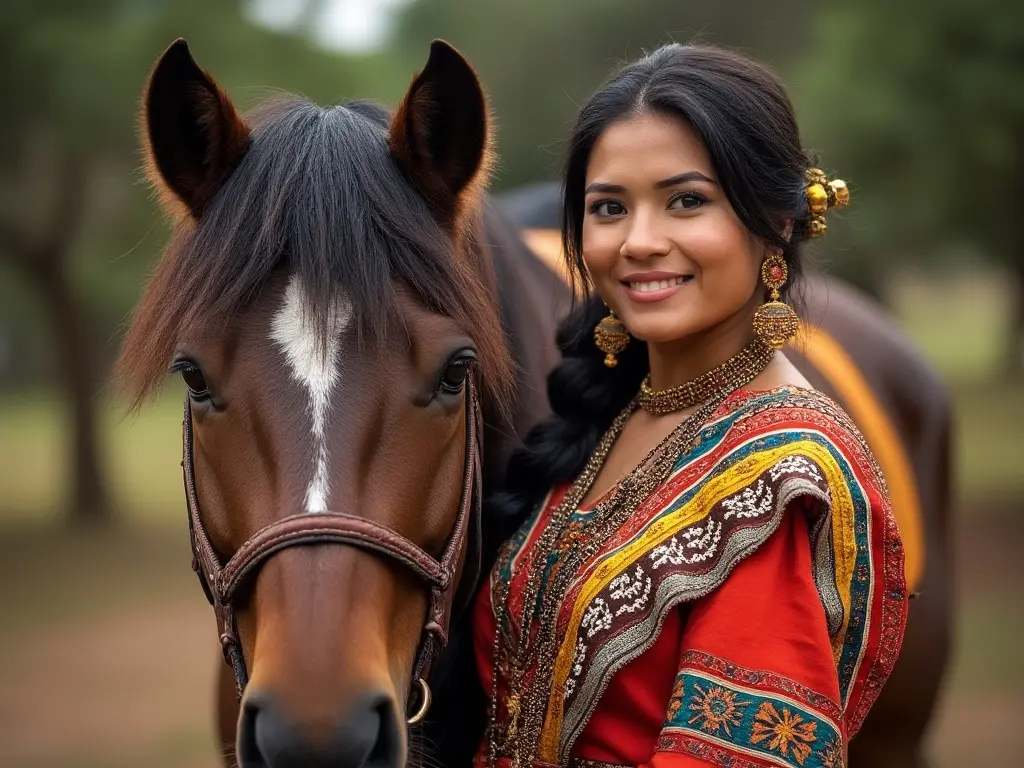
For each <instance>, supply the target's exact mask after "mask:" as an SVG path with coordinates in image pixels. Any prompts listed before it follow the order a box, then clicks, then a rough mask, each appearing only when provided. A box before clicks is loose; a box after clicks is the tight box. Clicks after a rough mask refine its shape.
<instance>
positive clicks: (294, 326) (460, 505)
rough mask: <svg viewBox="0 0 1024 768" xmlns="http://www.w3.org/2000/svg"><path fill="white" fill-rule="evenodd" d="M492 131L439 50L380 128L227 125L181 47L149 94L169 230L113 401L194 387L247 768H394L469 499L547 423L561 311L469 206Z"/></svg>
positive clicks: (220, 621) (479, 91)
mask: <svg viewBox="0 0 1024 768" xmlns="http://www.w3.org/2000/svg"><path fill="white" fill-rule="evenodd" d="M488 109H489V108H488V104H487V98H486V95H485V93H484V90H483V88H482V86H481V84H480V82H479V79H478V78H477V76H476V74H475V72H474V70H473V69H472V67H471V66H470V65H469V63H468V62H467V61H466V60H465V59H464V58H463V57H462V56H461V55H460V54H459V53H458V52H457V51H456V50H455V49H454V48H452V47H451V46H450V45H448V44H447V43H445V42H444V41H441V40H436V41H434V42H433V43H432V44H431V46H430V51H429V56H428V58H427V61H426V64H425V65H424V67H423V69H422V71H420V72H419V73H417V74H416V75H415V76H414V77H413V79H412V81H411V84H410V85H409V87H408V89H407V91H406V93H405V95H404V96H403V98H402V100H401V102H400V104H399V106H398V108H397V109H396V110H395V111H394V112H393V113H391V112H389V111H388V110H386V109H384V108H383V107H381V106H378V105H376V104H374V103H371V102H368V101H351V102H348V103H345V104H342V105H340V106H334V107H330V108H323V107H320V106H318V105H315V104H312V103H310V102H308V101H305V100H302V99H299V98H297V97H290V96H285V97H280V98H274V99H272V100H270V101H267V102H265V103H263V104H261V105H259V106H257V107H256V108H254V109H253V110H250V111H248V112H245V113H244V114H242V113H240V112H239V111H238V110H237V109H236V107H235V105H234V104H233V102H232V101H231V99H230V98H229V97H228V95H227V94H226V93H225V92H224V91H223V90H222V89H221V88H220V87H219V86H218V85H217V83H216V81H215V80H214V79H213V77H212V76H211V75H210V74H209V73H208V72H206V71H204V70H203V69H202V68H201V67H200V66H199V65H198V64H197V62H196V61H195V59H194V57H193V55H192V52H191V51H190V50H189V47H188V44H187V43H186V42H185V41H184V40H181V39H179V40H177V41H175V42H174V43H173V44H171V45H170V47H168V48H167V49H166V50H165V51H164V53H163V54H162V55H161V56H160V57H159V59H158V60H157V62H156V64H155V65H154V67H153V68H152V70H151V71H150V73H149V76H148V79H147V82H146V84H145V86H144V90H143V97H142V105H141V109H140V121H139V122H140V144H141V148H142V151H143V154H144V156H145V161H146V172H147V175H148V177H149V180H150V182H151V184H152V186H153V187H154V189H155V192H156V194H157V195H158V197H159V199H160V202H161V205H162V206H163V208H164V210H165V211H166V212H167V214H168V216H169V217H170V219H171V221H172V224H173V231H172V234H171V239H170V242H169V244H168V245H167V247H166V249H165V251H164V252H163V254H162V256H161V257H160V259H159V262H158V264H157V267H156V270H155V272H154V274H153V275H152V277H151V278H150V280H149V282H148V284H147V285H146V287H145V289H144V291H143V293H142V295H141V297H140V298H139V300H138V302H137V303H136V305H135V307H134V308H133V311H132V314H131V318H130V322H129V324H128V328H127V332H126V334H125V338H124V341H123V345H122V349H121V353H120V356H119V359H118V362H117V366H116V370H115V378H116V380H117V381H118V382H119V384H121V385H122V386H123V388H124V390H125V391H126V393H127V394H128V395H130V398H131V405H132V407H133V408H138V407H141V405H142V404H143V403H144V402H145V401H146V399H147V398H148V397H149V396H150V395H151V394H152V393H153V392H154V391H155V390H156V389H157V388H158V387H159V386H160V385H161V382H162V381H163V380H164V379H165V378H166V376H167V375H168V373H169V372H170V373H173V374H175V375H180V376H181V378H182V379H183V381H184V385H185V388H186V390H187V394H186V397H185V403H184V411H183V418H182V430H183V431H182V440H183V443H182V446H183V461H182V467H183V481H184V485H185V491H186V493H185V496H186V507H187V511H188V520H189V529H190V536H191V541H192V548H193V568H194V569H195V570H196V573H197V575H198V577H199V581H200V583H201V585H202V588H203V590H204V591H205V592H206V595H207V598H208V599H209V600H210V602H211V604H212V605H213V608H214V616H215V619H216V623H217V631H218V634H219V637H220V642H221V645H222V648H223V651H224V657H225V658H224V662H218V666H219V670H220V673H221V676H220V681H219V684H222V685H221V687H222V690H223V692H225V693H226V695H225V696H224V697H223V699H222V700H221V702H220V705H219V709H220V714H219V722H220V725H221V731H222V740H223V741H224V742H225V746H226V750H225V756H226V759H228V760H229V761H230V762H232V763H237V764H240V765H241V766H242V768H257V767H263V768H293V767H295V766H303V767H304V768H315V766H326V765H331V766H340V767H341V768H345V767H346V766H352V767H353V768H356V767H357V766H363V765H366V764H373V765H381V766H403V765H405V764H406V762H407V759H408V756H409V752H410V749H412V751H415V749H416V745H415V744H412V745H410V741H409V737H408V735H407V731H408V730H409V728H407V724H408V723H413V724H415V723H417V722H420V721H422V720H423V719H424V717H425V716H426V715H427V713H428V712H429V711H430V709H429V708H430V704H431V689H430V684H429V683H428V682H427V681H428V680H430V679H431V676H430V669H431V665H432V663H433V662H434V660H435V659H436V657H437V653H438V651H439V650H440V648H441V647H443V646H444V644H445V640H446V637H445V636H446V633H447V632H448V630H449V626H450V623H451V621H457V620H458V618H459V616H460V615H462V612H461V609H462V608H463V607H464V606H465V605H466V604H467V602H468V597H469V595H470V594H471V593H472V587H473V585H474V584H475V583H476V579H475V577H476V575H477V573H478V571H479V570H480V569H479V562H480V548H481V545H480V541H481V535H482V533H481V521H480V520H479V514H480V499H481V496H483V495H486V494H487V493H489V492H490V491H489V489H490V487H491V486H492V485H493V484H494V483H498V482H500V480H501V476H502V473H503V469H504V466H505V463H506V461H507V458H508V455H509V452H510V451H511V449H512V448H513V447H514V445H515V441H516V436H517V435H522V434H524V433H525V432H526V431H527V429H529V427H530V426H532V425H533V424H534V423H535V422H536V421H537V420H538V419H540V418H542V417H543V416H544V415H545V414H546V413H547V404H546V393H545V389H544V379H545V377H546V375H547V373H548V371H549V370H550V369H551V368H552V367H553V365H554V364H555V363H556V362H557V359H558V355H557V349H556V347H555V322H556V319H557V317H558V316H559V314H560V312H561V311H562V310H559V309H558V307H559V306H561V304H562V302H563V301H564V300H565V299H567V298H568V297H569V292H568V291H567V290H566V289H565V287H564V286H563V284H562V283H561V281H559V280H558V278H557V276H556V275H554V274H553V273H552V272H550V270H548V269H547V267H546V266H545V265H544V264H543V263H542V262H541V261H540V260H539V259H537V257H535V256H534V255H533V254H531V253H530V252H529V251H528V250H527V249H526V247H525V245H524V244H523V242H522V241H521V239H520V238H519V237H518V235H517V231H516V229H515V228H514V227H513V226H512V225H511V223H510V222H509V220H508V219H507V218H506V217H504V215H503V214H502V213H501V212H500V211H499V210H498V209H497V208H496V207H495V206H494V205H493V202H492V201H491V200H490V199H489V198H488V197H487V195H486V194H485V192H484V187H485V185H486V183H487V180H488V174H489V171H490V164H491V142H492V138H491V133H492V130H491V120H490V117H489V112H488ZM481 438H482V440H481ZM482 445H483V446H486V448H485V449H483V448H482ZM438 706H440V707H441V709H439V710H436V712H435V718H439V719H451V718H454V717H455V716H456V713H455V712H454V711H450V710H448V711H446V710H445V709H444V703H443V701H439V702H438Z"/></svg>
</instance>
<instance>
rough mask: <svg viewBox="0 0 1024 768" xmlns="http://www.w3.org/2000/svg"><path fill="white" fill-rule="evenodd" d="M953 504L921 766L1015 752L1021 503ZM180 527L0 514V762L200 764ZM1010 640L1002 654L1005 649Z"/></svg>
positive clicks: (181, 767) (195, 645)
mask: <svg viewBox="0 0 1024 768" xmlns="http://www.w3.org/2000/svg"><path fill="white" fill-rule="evenodd" d="M1015 507H1016V505H1006V506H1005V507H1004V508H1000V509H998V510H997V511H993V508H992V506H991V505H988V506H987V507H986V509H985V513H984V515H978V516H977V517H975V516H972V515H970V514H964V515H962V516H961V523H960V524H959V525H958V526H957V533H956V535H957V547H956V549H957V558H956V559H957V563H958V569H959V579H958V583H959V591H960V606H959V609H958V612H959V621H958V632H957V648H956V654H957V655H956V658H955V661H954V665H953V669H952V670H951V673H950V676H949V680H948V683H947V688H946V694H945V696H944V699H943V702H942V704H941V708H940V712H939V713H938V716H937V717H936V719H935V722H934V726H933V730H932V736H931V741H930V745H931V754H932V760H933V766H935V767H936V768H960V767H961V766H964V767H966V768H997V767H998V768H1006V767H1008V766H1017V765H1024V762H1022V761H1021V760H1022V758H1021V755H1022V754H1024V728H1022V727H1021V723H1024V666H1022V661H1021V659H1020V650H1019V649H1020V638H1021V637H1022V636H1024V619H1022V615H1021V603H1020V601H1019V598H1018V588H1019V585H1020V584H1022V583H1024V558H1022V557H1021V550H1020V545H1021V544H1022V543H1024V517H1022V516H1021V515H1019V514H1017V512H1018V510H1017V509H1016V508H1015ZM184 533H185V531H184V520H182V525H181V526H180V528H176V529H174V530H173V531H168V530H167V529H165V528H163V529H162V528H144V529H134V530H125V529H119V530H116V531H111V532H106V533H92V534H82V533H79V534H70V533H61V534H56V533H53V532H47V531H41V530H32V529H24V530H0V585H2V587H0V766H6V767H8V768H56V767H57V766H60V768H67V767H68V766H74V767H75V768H93V767H94V766H95V768H119V767H120V766H140V765H145V766H147V768H215V766H218V765H219V761H218V759H217V751H216V748H215V746H214V744H213V738H212V708H211V707H212V704H211V702H212V686H213V672H214V668H215V664H216V660H217V655H218V650H217V648H216V639H215V636H214V626H213V623H212V616H211V614H210V611H209V608H208V607H207V604H206V602H205V599H204V598H203V596H202V593H201V591H200V589H199V586H198V584H197V583H196V582H195V579H194V576H193V574H192V572H191V570H190V568H189V552H188V547H187V542H186V540H185V537H184ZM1014 650H1015V651H1016V654H1017V655H1016V657H1015V656H1014V655H1013V654H1012V651H1014Z"/></svg>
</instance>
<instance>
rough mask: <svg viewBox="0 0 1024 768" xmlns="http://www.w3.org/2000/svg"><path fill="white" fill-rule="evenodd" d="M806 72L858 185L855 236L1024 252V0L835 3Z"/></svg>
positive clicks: (810, 127) (831, 159)
mask: <svg viewBox="0 0 1024 768" xmlns="http://www.w3.org/2000/svg"><path fill="white" fill-rule="evenodd" d="M795 71H796V73H797V74H796V76H795V79H794V83H795V85H796V87H795V88H794V92H795V94H796V95H797V98H798V100H799V103H800V107H801V112H802V116H803V122H804V125H805V127H806V132H807V134H808V136H809V137H810V138H811V142H812V143H813V144H814V145H815V146H818V147H820V148H822V149H823V150H824V155H825V158H826V160H825V163H826V165H827V166H828V167H834V168H837V169H839V171H840V172H841V173H843V174H848V177H847V178H848V179H849V180H850V181H852V182H855V186H854V187H853V189H854V195H855V200H856V208H857V210H858V214H857V217H858V222H857V224H858V225H857V226H856V227H855V228H853V229H852V231H851V233H850V235H851V238H850V239H851V243H852V244H853V245H854V246H855V247H858V248H860V249H864V250H868V249H870V250H876V251H881V252H883V253H891V252H893V251H905V250H909V251H917V252H922V253H926V252H929V251H930V250H931V249H933V248H934V247H935V246H936V245H943V244H947V245H948V244H949V243H950V242H951V241H968V242H971V243H973V244H975V245H977V246H979V247H982V248H983V249H984V250H985V251H987V252H988V253H990V254H991V255H993V256H995V257H996V258H998V259H1000V260H1002V261H1004V262H1014V263H1016V262H1021V261H1022V256H1024V251H1022V250H1021V249H1020V248H1019V246H1018V240H1019V235H1018V234H1017V232H1016V230H1017V227H1018V223H1019V221H1020V217H1021V214H1022V213H1024V204H1022V202H1021V201H1022V197H1021V195H1020V192H1019V187H1018V185H1019V181H1020V179H1021V177H1022V173H1024V142H1022V137H1024V81H1022V80H1021V72H1022V71H1024V4H1021V3H1019V2H1014V1H1013V0H981V1H980V2H975V3H964V2H957V1H956V0H935V1H934V2H931V3H927V4H920V3H916V2H911V1H910V0H896V1H895V2H893V1H891V0H886V1H885V2H882V0H866V2H859V3H855V4H829V5H827V6H824V7H823V9H822V11H821V13H820V14H819V16H818V18H817V23H816V42H815V46H814V48H813V50H812V51H811V52H810V54H809V55H808V57H807V59H806V60H805V61H804V62H803V63H802V64H801V65H800V66H799V67H798V68H797V69H796V70H795Z"/></svg>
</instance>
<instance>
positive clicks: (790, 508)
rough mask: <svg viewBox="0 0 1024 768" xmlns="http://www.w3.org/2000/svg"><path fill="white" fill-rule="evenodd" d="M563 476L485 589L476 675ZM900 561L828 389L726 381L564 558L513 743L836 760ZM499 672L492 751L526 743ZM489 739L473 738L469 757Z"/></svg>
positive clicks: (687, 756)
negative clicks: (652, 485)
mask: <svg viewBox="0 0 1024 768" xmlns="http://www.w3.org/2000/svg"><path fill="white" fill-rule="evenodd" d="M566 490H567V488H566V487H561V488H558V489H555V490H554V491H553V492H552V493H551V495H550V496H549V498H548V499H547V501H546V502H545V504H544V505H543V508H542V509H541V510H540V512H539V514H538V515H537V516H536V517H535V518H534V519H532V520H531V521H529V522H528V523H527V525H525V526H524V527H523V529H521V530H520V531H519V533H518V534H517V535H516V536H515V537H513V539H512V540H511V541H510V542H509V543H508V544H507V545H506V547H505V548H504V549H503V551H502V555H501V556H500V557H499V560H498V562H497V564H496V566H495V569H494V571H493V572H492V574H491V583H490V587H491V588H490V589H486V588H485V589H484V590H482V592H481V595H480V598H479V601H478V603H477V605H476V608H475V615H474V631H475V638H474V645H475V649H476V658H477V664H478V667H479V670H480V674H481V679H482V681H483V682H484V685H485V688H486V689H487V690H488V691H489V690H490V688H491V681H492V677H491V673H492V666H493V658H492V657H493V647H494V639H495V632H496V626H495V624H496V619H495V612H494V609H493V602H492V601H493V600H494V599H495V594H498V593H497V591H496V587H497V586H498V585H499V584H501V583H502V580H505V581H506V583H507V582H508V580H509V579H511V582H510V584H509V589H508V594H509V598H508V599H509V606H510V609H511V610H509V611H508V612H507V615H508V616H509V617H510V618H509V619H508V620H507V622H506V625H505V626H504V627H503V638H504V641H503V644H504V645H508V644H509V643H510V642H511V641H512V640H514V639H517V638H518V636H519V627H518V617H519V616H520V615H521V613H520V610H521V606H522V591H523V585H524V583H525V579H526V575H527V574H528V572H529V571H530V565H531V563H532V554H533V545H534V544H535V542H536V540H537V537H538V536H539V535H540V534H541V532H542V531H543V529H544V527H545V523H546V522H547V521H548V520H549V519H550V517H551V514H552V513H553V512H554V510H555V508H556V507H557V505H558V502H559V501H560V499H561V497H562V496H563V495H564V493H565V491H566ZM588 512H589V509H586V508H584V509H581V510H579V511H578V513H577V514H578V515H580V516H585V515H586V514H587V513H588ZM903 567H904V563H903V553H902V545H901V542H900V538H899V532H898V530H897V527H896V523H895V520H894V518H893V516H892V513H891V510H890V507H889V503H888V497H887V493H886V490H885V484H884V481H883V480H882V478H881V475H880V473H879V471H878V469H877V466H876V465H875V463H874V461H873V460H872V458H871V456H870V453H869V452H868V449H867V447H866V445H865V444H864V442H863V440H862V438H861V437H860V435H859V433H857V431H856V429H855V428H854V427H853V425H852V424H851V423H850V422H849V419H848V418H847V417H846V416H845V414H843V413H842V411H841V410H840V409H839V408H838V406H836V405H835V404H834V403H832V402H831V401H830V400H828V399H827V398H825V397H824V396H823V395H820V394H818V393H814V392H811V391H809V390H803V389H799V388H793V387H786V388H782V389H779V390H772V391H770V392H760V393H752V392H747V391H743V390H741V391H739V392H736V393H734V394H733V395H732V396H731V397H730V398H729V399H728V400H727V401H726V402H725V403H724V404H723V406H721V407H720V408H719V410H718V412H717V413H716V415H715V416H714V417H713V418H712V420H711V421H710V422H709V424H708V425H707V426H706V427H705V428H704V430H702V434H701V440H700V443H699V444H698V446H697V447H696V448H694V449H693V450H691V451H689V452H688V453H687V454H686V455H684V456H681V457H680V459H679V460H678V462H677V463H676V465H675V468H674V470H673V472H672V474H671V476H670V478H669V479H668V480H667V481H666V482H665V483H664V484H663V485H662V486H661V487H659V488H658V490H656V491H655V492H654V493H653V494H652V495H651V497H650V498H648V499H646V500H645V501H644V502H642V503H641V505H640V506H639V507H638V508H637V509H636V511H635V512H634V513H633V515H632V516H631V517H630V519H629V520H628V521H627V522H626V523H625V524H623V525H622V527H621V528H620V529H618V531H617V532H616V534H615V535H614V536H613V537H612V538H611V539H609V541H608V542H607V543H606V544H605V546H604V548H603V549H601V551H600V552H599V553H598V554H597V555H596V556H595V557H593V558H591V559H590V560H588V561H587V562H585V563H583V564H582V565H581V566H580V568H579V570H578V572H576V573H575V574H574V577H573V580H572V581H571V582H570V586H569V588H568V591H567V593H566V599H565V600H564V602H563V604H562V606H561V608H560V613H559V618H558V633H557V637H558V638H559V648H558V653H557V655H556V657H555V662H554V665H553V668H552V669H551V670H547V671H545V670H539V671H538V672H539V673H540V674H542V675H543V676H544V677H543V678H541V679H543V680H544V681H545V685H546V687H545V688H544V691H545V699H546V700H545V701H543V702H541V711H543V712H544V717H543V728H542V730H541V731H540V733H541V735H540V737H539V741H538V743H537V744H536V745H535V747H533V748H532V752H531V754H530V755H529V756H528V757H527V758H525V759H529V761H530V762H532V763H533V764H534V765H584V766H585V765H587V764H588V763H603V764H611V765H620V766H621V765H630V766H636V765H652V766H678V767H680V768H682V766H706V765H721V766H730V767H731V768H741V767H742V768H747V767H752V766H798V767H799V768H816V767H818V766H824V767H830V768H834V767H835V766H842V765H844V764H845V757H844V756H845V753H846V749H847V743H848V741H849V739H850V738H851V737H852V736H853V735H854V734H855V733H856V732H857V730H858V729H859V727H860V725H861V723H862V722H863V720H864V717H865V716H866V714H867V712H868V710H869V709H870V706H871V704H872V703H873V702H874V701H875V699H876V698H877V696H878V693H879V691H880V690H881V687H882V685H883V683H884V682H885V680H886V679H887V677H888V675H889V673H890V672H891V670H892V666H893V664H894V662H895V659H896V656H897V655H898V652H899V647H900V643H901V642H902V636H903V630H904V626H905V621H906V600H907V595H906V586H905V581H904V574H903ZM517 598H518V599H519V603H518V604H517V603H516V600H517ZM536 629H537V628H536V627H535V626H534V627H532V628H531V632H535V631H536ZM507 684H508V681H507V680H505V679H504V677H503V674H499V675H498V688H499V692H498V694H499V695H498V699H499V707H498V712H499V716H498V722H497V728H498V731H499V732H500V736H499V738H498V742H499V748H498V757H499V759H501V760H502V762H504V761H505V759H507V758H509V757H510V756H511V755H513V754H515V753H516V750H517V749H522V747H521V745H519V744H517V743H516V742H515V739H512V740H511V743H508V742H505V738H506V737H507V734H508V726H509V722H510V716H509V712H508V706H507V705H508V695H509V691H508V690H507ZM488 753H489V744H488V741H487V739H485V740H484V743H483V744H482V745H481V749H480V751H479V753H478V756H477V763H478V765H481V766H482V765H485V764H486V761H487V759H488ZM520 754H522V753H520Z"/></svg>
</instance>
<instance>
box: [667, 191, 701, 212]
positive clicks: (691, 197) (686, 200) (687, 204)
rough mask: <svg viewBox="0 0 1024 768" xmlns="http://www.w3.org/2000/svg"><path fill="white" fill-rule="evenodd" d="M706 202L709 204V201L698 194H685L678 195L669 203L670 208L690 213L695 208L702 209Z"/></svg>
mask: <svg viewBox="0 0 1024 768" xmlns="http://www.w3.org/2000/svg"><path fill="white" fill-rule="evenodd" d="M705 202H707V200H705V199H704V197H703V196H702V195H698V194H697V193H696V192H683V193H682V194H679V195H676V196H675V197H673V198H672V200H671V202H670V203H669V208H674V209H676V210H685V211H688V210H691V209H693V208H698V207H700V206H701V205H703V204H704V203H705Z"/></svg>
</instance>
